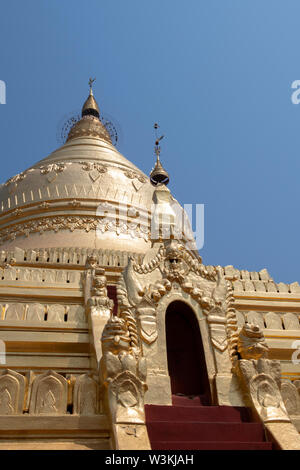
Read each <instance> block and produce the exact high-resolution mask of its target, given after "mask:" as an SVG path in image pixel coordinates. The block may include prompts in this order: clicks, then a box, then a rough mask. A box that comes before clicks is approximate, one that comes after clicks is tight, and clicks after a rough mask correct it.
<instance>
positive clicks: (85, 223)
mask: <svg viewBox="0 0 300 470" xmlns="http://www.w3.org/2000/svg"><path fill="white" fill-rule="evenodd" d="M92 82H93V81H92V80H91V81H90V93H89V96H88V98H87V100H86V101H85V103H84V105H83V108H82V116H81V119H80V120H79V121H78V122H76V123H75V124H74V125H73V127H72V128H71V129H70V132H69V134H68V137H67V139H66V142H65V144H64V145H63V146H62V147H60V148H59V149H57V150H56V151H54V152H53V153H51V154H50V155H49V156H48V157H46V158H44V159H42V160H40V161H39V162H38V163H36V164H35V165H33V166H32V167H30V168H28V169H27V170H25V171H23V172H22V173H20V174H18V175H16V176H13V177H12V178H10V179H9V180H8V181H6V182H5V183H4V184H2V185H1V186H0V244H1V246H0V267H1V276H0V303H1V317H0V351H1V353H0V437H1V440H0V449H72V450H77V449H78V450H79V449H102V450H108V449H120V450H133V449H135V450H142V449H144V450H150V449H161V450H164V449H165V450H168V449H171V450H172V449H298V450H299V449H300V437H299V430H300V400H299V390H300V366H299V359H298V356H297V348H298V344H300V324H299V313H300V286H299V284H298V283H297V282H295V283H292V284H290V285H287V284H284V283H276V282H274V280H273V279H272V278H271V276H270V275H269V273H268V271H267V270H266V269H262V270H261V271H259V272H249V271H246V270H238V269H236V268H234V267H233V266H226V267H222V266H207V265H204V264H203V263H202V259H201V257H200V256H199V253H198V252H197V250H196V249H193V244H191V241H193V240H192V236H191V233H190V231H189V230H187V231H183V232H182V231H181V232H180V230H178V226H177V225H178V224H177V222H178V221H177V218H176V210H175V209H174V208H175V207H177V208H178V207H179V208H180V205H179V204H178V202H177V201H176V200H175V199H174V197H173V196H172V194H171V192H170V190H169V189H168V188H167V183H168V181H169V175H168V173H167V171H166V170H165V169H164V168H163V166H162V164H161V161H160V148H159V139H158V140H157V141H156V146H155V151H156V158H157V160H156V165H155V167H154V169H153V170H152V172H151V174H150V178H149V177H148V176H146V175H145V174H144V173H143V172H142V171H141V170H139V168H137V167H136V166H135V165H133V164H132V163H131V162H130V161H129V160H127V159H126V158H125V157H124V156H123V155H122V154H121V153H120V152H118V150H117V149H116V148H115V147H114V145H113V144H112V142H111V138H110V134H109V132H108V130H107V129H106V127H105V126H104V125H103V124H102V121H101V116H100V114H101V113H100V109H99V106H98V104H97V102H96V100H95V98H94V95H93V91H92Z"/></svg>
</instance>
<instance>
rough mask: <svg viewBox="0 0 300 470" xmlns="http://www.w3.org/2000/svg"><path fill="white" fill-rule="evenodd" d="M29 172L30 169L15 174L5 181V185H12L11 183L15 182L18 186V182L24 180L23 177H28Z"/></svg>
mask: <svg viewBox="0 0 300 470" xmlns="http://www.w3.org/2000/svg"><path fill="white" fill-rule="evenodd" d="M27 173H28V170H26V171H23V172H22V173H19V174H17V175H15V176H13V177H12V178H9V179H8V180H7V181H6V182H5V183H4V185H5V186H8V185H10V184H14V185H15V186H17V184H18V183H19V182H20V181H23V179H24V178H26V176H27Z"/></svg>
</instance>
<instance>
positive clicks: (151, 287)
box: [117, 238, 237, 352]
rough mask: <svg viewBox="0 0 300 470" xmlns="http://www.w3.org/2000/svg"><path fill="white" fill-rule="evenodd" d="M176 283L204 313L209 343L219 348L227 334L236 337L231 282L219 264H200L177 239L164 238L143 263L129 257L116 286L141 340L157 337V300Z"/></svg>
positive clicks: (150, 339)
mask: <svg viewBox="0 0 300 470" xmlns="http://www.w3.org/2000/svg"><path fill="white" fill-rule="evenodd" d="M176 285H177V286H180V288H181V289H182V291H184V292H186V293H188V294H189V295H190V296H191V297H192V298H193V299H194V300H195V301H196V302H198V303H199V304H200V306H201V308H202V310H203V313H204V314H205V315H206V316H207V317H208V324H209V328H210V333H211V338H212V343H213V345H214V346H215V347H216V348H217V349H219V350H220V351H222V352H223V351H224V350H225V349H226V348H227V346H228V338H229V339H230V340H231V339H232V338H233V339H234V340H236V338H235V337H234V334H235V332H236V329H237V325H236V317H235V310H234V308H233V291H232V285H231V282H230V281H228V280H227V279H226V278H225V276H224V274H223V271H222V269H221V268H220V267H205V266H203V265H202V264H201V258H199V260H197V259H195V258H193V257H192V255H191V254H190V253H189V252H188V251H187V249H186V248H185V247H184V245H183V244H182V243H180V242H179V241H178V240H175V239H172V238H171V239H170V240H166V241H165V242H164V244H163V245H160V246H159V248H158V249H157V252H156V254H154V255H153V257H152V259H151V260H150V261H148V260H147V262H146V263H143V264H138V263H137V262H135V261H134V260H133V259H130V260H129V263H128V265H127V267H126V269H125V270H124V272H123V276H122V278H121V279H120V281H119V283H118V286H117V296H118V303H119V306H120V310H121V311H122V310H127V311H130V312H131V314H132V316H133V317H134V318H136V320H137V322H138V324H139V327H140V334H141V337H142V339H143V341H145V342H146V343H148V344H151V342H153V341H155V340H156V338H157V331H156V328H155V325H156V308H157V304H158V302H159V301H160V300H161V298H162V297H163V296H164V295H166V294H167V293H168V292H169V291H170V290H171V289H172V287H173V286H176ZM233 339H232V342H233V344H234V345H235V343H234V341H233ZM230 344H231V343H230Z"/></svg>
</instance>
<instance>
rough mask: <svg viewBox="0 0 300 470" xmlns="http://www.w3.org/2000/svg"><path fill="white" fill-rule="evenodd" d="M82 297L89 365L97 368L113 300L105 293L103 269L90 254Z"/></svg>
mask: <svg viewBox="0 0 300 470" xmlns="http://www.w3.org/2000/svg"><path fill="white" fill-rule="evenodd" d="M84 299H85V309H86V315H87V318H88V325H89V330H90V344H91V348H92V351H93V353H94V355H93V358H94V361H95V362H94V363H92V364H91V365H92V368H93V369H95V370H98V368H99V363H100V359H101V356H102V347H101V336H102V332H103V328H104V326H105V324H106V322H107V320H108V319H109V317H110V313H111V311H112V309H113V301H112V300H110V299H109V298H108V295H107V288H106V277H105V271H104V269H102V268H100V267H99V266H98V264H97V260H96V258H95V257H93V256H90V257H89V258H88V259H87V263H86V271H85V278H84Z"/></svg>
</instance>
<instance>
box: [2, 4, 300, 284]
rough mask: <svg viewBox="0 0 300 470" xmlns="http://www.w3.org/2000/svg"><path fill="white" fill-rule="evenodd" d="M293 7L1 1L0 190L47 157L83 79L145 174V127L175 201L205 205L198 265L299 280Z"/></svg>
mask: <svg viewBox="0 0 300 470" xmlns="http://www.w3.org/2000/svg"><path fill="white" fill-rule="evenodd" d="M299 18H300V2H299V1H297V0H295V1H293V0H288V1H285V2H284V1H279V0H251V1H250V0H243V1H241V0H187V1H186V2H183V1H179V0H160V1H159V0H151V1H145V0H126V1H124V0H110V1H109V2H107V1H104V0H89V1H88V2H82V1H78V0H72V1H70V0H64V1H63V2H62V1H59V0H51V1H50V0H26V2H25V1H24V0H23V1H22V0H11V1H10V2H5V3H4V2H2V5H1V11H0V45H1V47H0V59H1V61H0V80H4V81H5V82H6V86H7V96H6V99H7V103H6V105H0V126H1V127H0V129H1V130H0V136H1V143H0V152H1V173H2V174H1V180H2V181H6V180H7V179H8V178H9V177H11V176H12V175H15V174H16V173H18V172H19V171H22V170H24V169H26V168H27V167H29V166H31V165H32V164H34V163H35V162H36V161H38V160H40V159H41V158H43V157H45V156H46V155H48V154H49V153H50V152H51V151H53V150H54V149H55V148H57V147H58V146H59V143H58V141H57V130H58V127H59V123H60V122H61V121H62V119H64V117H65V116H66V115H68V114H69V113H70V112H73V111H77V110H80V108H81V106H82V103H83V101H84V100H85V98H86V96H87V93H88V85H87V82H88V78H89V77H90V76H93V77H94V76H95V77H97V81H96V83H95V86H94V94H95V96H96V98H97V100H98V103H99V105H100V109H101V110H102V111H103V113H104V114H106V115H109V116H111V117H112V118H113V120H114V121H115V122H116V123H117V126H118V127H119V129H120V134H121V141H120V144H119V147H118V149H119V150H120V151H121V153H123V154H124V155H125V156H126V157H127V158H128V159H129V160H131V161H132V162H134V163H135V164H136V165H137V166H138V167H140V168H141V169H142V170H143V171H144V172H145V173H147V174H149V172H150V170H151V168H152V166H153V161H154V156H153V139H154V136H153V123H154V122H155V121H158V122H159V123H160V126H161V131H162V133H164V134H165V135H166V138H165V139H164V140H163V142H162V154H161V159H162V162H163V164H164V166H165V168H166V169H167V170H168V171H169V173H170V186H169V187H170V189H171V191H172V193H173V195H174V196H175V197H176V198H177V199H178V201H179V202H180V203H182V204H185V203H186V204H188V203H189V204H191V203H194V204H195V203H203V204H205V244H204V247H203V249H202V250H201V252H200V253H201V255H202V257H203V261H204V263H205V264H214V265H216V264H220V265H227V264H233V265H234V266H236V267H238V268H240V269H248V270H250V271H254V270H260V269H262V268H264V267H266V268H267V269H268V270H269V272H270V274H271V275H272V276H273V277H274V279H275V281H277V282H279V281H283V282H293V281H296V280H298V281H300V268H299V266H300V254H299V244H300V241H299V232H300V220H299V209H298V208H299V202H300V185H299V174H300V152H299V144H300V104H299V105H294V104H292V102H291V94H292V91H293V90H292V89H291V84H292V82H293V81H294V80H297V79H300V56H299V44H300V21H299Z"/></svg>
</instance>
